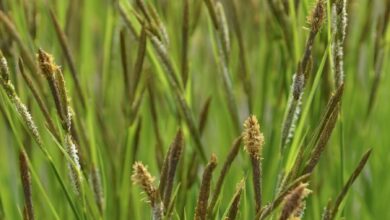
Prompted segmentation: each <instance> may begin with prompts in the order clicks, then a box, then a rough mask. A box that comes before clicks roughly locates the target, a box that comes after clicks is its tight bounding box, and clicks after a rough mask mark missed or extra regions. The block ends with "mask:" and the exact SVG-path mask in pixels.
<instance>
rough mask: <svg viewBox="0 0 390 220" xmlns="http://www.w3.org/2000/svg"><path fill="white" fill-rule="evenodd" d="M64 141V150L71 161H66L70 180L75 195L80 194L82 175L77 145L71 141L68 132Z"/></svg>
mask: <svg viewBox="0 0 390 220" xmlns="http://www.w3.org/2000/svg"><path fill="white" fill-rule="evenodd" d="M64 143H65V147H66V151H67V153H68V154H69V156H70V159H71V160H72V163H71V162H69V163H68V169H69V176H70V179H71V181H72V185H73V189H74V191H75V193H76V194H77V195H80V192H81V191H80V190H81V181H82V176H81V175H80V174H81V166H80V159H79V154H78V151H77V147H76V145H75V143H74V142H73V140H72V137H71V135H69V134H67V135H66V136H65V141H64Z"/></svg>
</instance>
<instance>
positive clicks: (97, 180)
mask: <svg viewBox="0 0 390 220" xmlns="http://www.w3.org/2000/svg"><path fill="white" fill-rule="evenodd" d="M90 184H91V185H92V187H93V192H94V194H95V201H96V204H97V205H98V208H99V211H100V213H101V214H102V213H103V206H104V196H103V190H102V180H101V177H100V172H99V169H98V168H96V167H95V166H94V167H93V168H92V171H91V176H90Z"/></svg>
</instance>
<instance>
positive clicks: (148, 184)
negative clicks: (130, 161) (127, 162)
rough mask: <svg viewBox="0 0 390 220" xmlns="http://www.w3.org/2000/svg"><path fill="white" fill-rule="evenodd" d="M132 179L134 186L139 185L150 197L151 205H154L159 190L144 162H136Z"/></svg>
mask: <svg viewBox="0 0 390 220" xmlns="http://www.w3.org/2000/svg"><path fill="white" fill-rule="evenodd" d="M131 179H132V181H133V183H134V184H137V185H139V186H140V187H141V188H142V190H143V191H144V192H145V193H146V195H147V196H148V199H149V201H150V202H151V203H154V201H155V200H156V196H157V189H156V188H155V187H154V185H153V183H154V180H155V178H154V177H153V176H152V175H151V174H150V173H149V171H148V168H147V167H146V166H145V165H143V164H142V162H135V163H134V165H133V175H132V176H131Z"/></svg>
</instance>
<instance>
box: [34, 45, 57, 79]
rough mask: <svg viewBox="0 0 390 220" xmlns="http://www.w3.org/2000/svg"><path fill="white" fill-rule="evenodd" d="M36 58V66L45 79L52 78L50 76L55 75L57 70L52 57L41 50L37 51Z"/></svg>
mask: <svg viewBox="0 0 390 220" xmlns="http://www.w3.org/2000/svg"><path fill="white" fill-rule="evenodd" d="M37 58H38V65H39V67H40V69H41V70H42V74H43V75H44V76H45V77H47V78H50V77H53V76H52V74H55V73H56V72H57V71H58V70H59V66H57V65H56V64H55V63H54V59H53V57H52V56H51V55H50V54H48V53H46V52H45V51H43V50H42V49H39V50H38V55H37Z"/></svg>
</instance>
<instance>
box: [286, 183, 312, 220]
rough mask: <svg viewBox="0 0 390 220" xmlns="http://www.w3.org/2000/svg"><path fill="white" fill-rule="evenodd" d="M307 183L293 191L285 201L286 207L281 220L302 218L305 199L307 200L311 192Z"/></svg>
mask: <svg viewBox="0 0 390 220" xmlns="http://www.w3.org/2000/svg"><path fill="white" fill-rule="evenodd" d="M308 185H309V184H307V183H301V184H300V185H299V186H297V187H296V188H295V189H293V190H292V191H291V192H290V193H289V194H288V195H287V196H286V197H285V199H284V206H283V209H282V214H281V216H280V218H279V220H287V219H290V218H291V219H296V218H298V219H299V217H297V216H300V213H301V211H302V207H304V203H303V199H304V198H306V197H307V196H308V195H309V194H310V193H311V191H310V190H309V189H307V186H308Z"/></svg>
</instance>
